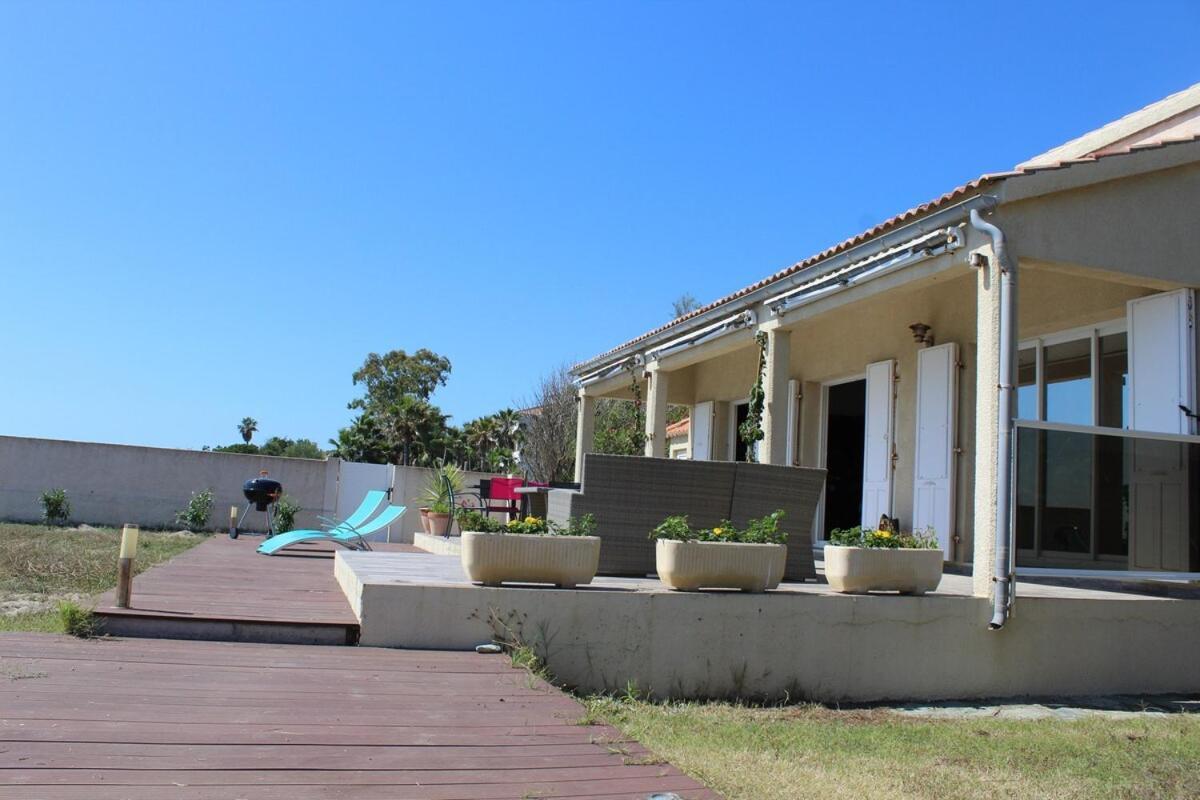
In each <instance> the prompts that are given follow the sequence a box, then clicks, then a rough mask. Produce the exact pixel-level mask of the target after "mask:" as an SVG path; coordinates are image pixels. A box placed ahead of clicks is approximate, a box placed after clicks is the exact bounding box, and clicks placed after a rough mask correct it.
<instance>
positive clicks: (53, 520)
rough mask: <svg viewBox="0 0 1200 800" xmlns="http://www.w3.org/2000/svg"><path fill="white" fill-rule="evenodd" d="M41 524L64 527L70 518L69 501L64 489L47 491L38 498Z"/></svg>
mask: <svg viewBox="0 0 1200 800" xmlns="http://www.w3.org/2000/svg"><path fill="white" fill-rule="evenodd" d="M40 501H41V504H42V522H44V523H46V524H47V525H66V524H67V520H69V519H70V518H71V501H70V500H68V499H67V490H66V489H47V490H46V491H44V492H42V496H41V498H40Z"/></svg>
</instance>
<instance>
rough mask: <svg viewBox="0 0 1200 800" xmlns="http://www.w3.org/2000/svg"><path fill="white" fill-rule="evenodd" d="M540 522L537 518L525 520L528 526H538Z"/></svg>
mask: <svg viewBox="0 0 1200 800" xmlns="http://www.w3.org/2000/svg"><path fill="white" fill-rule="evenodd" d="M538 522H540V520H539V519H538V518H537V517H526V518H525V524H526V525H536V524H538Z"/></svg>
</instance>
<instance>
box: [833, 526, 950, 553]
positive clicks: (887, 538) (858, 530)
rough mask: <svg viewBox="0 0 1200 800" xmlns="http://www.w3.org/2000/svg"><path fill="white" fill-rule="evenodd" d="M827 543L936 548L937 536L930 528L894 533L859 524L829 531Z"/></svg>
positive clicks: (907, 548) (893, 548) (900, 547)
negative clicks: (864, 528) (865, 527)
mask: <svg viewBox="0 0 1200 800" xmlns="http://www.w3.org/2000/svg"><path fill="white" fill-rule="evenodd" d="M829 543H830V544H832V545H837V546H838V547H882V548H886V549H888V550H937V549H938V547H940V545H939V544H938V540H937V537H936V536H935V535H934V533H933V529H932V528H927V529H925V530H924V531H922V532H921V533H916V532H915V531H914V532H910V533H896V532H894V531H877V530H872V529H871V528H867V529H866V530H863V529H862V527H860V526H855V527H853V528H838V529H836V530H833V531H830V533H829Z"/></svg>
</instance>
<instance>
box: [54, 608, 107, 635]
mask: <svg viewBox="0 0 1200 800" xmlns="http://www.w3.org/2000/svg"><path fill="white" fill-rule="evenodd" d="M58 618H59V619H60V620H61V621H62V627H63V630H64V631H65V632H66V633H69V634H70V635H71V636H77V637H79V638H80V639H90V638H92V637H93V636H95V635H96V634H97V632H98V631H99V621H98V620H97V619H96V615H95V614H93V613H92V612H91V610H90V609H87V608H84V607H83V606H81V605H79V604H78V603H73V602H71V601H70V600H61V601H59V604H58Z"/></svg>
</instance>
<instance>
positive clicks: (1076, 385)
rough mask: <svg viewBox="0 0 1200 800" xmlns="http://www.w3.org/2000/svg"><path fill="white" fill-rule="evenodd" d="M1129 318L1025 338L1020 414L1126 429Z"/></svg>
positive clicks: (1019, 369)
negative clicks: (1034, 337) (1127, 331)
mask: <svg viewBox="0 0 1200 800" xmlns="http://www.w3.org/2000/svg"><path fill="white" fill-rule="evenodd" d="M1128 383H1129V353H1128V347H1127V345H1126V336H1125V321H1124V320H1118V321H1116V322H1111V323H1107V324H1105V325H1102V326H1098V327H1096V328H1091V329H1084V330H1077V331H1070V332H1068V333H1062V334H1056V335H1054V336H1047V337H1044V338H1042V339H1035V340H1033V341H1029V342H1025V343H1023V344H1022V345H1021V349H1020V350H1019V351H1018V353H1017V418H1018V419H1028V420H1038V421H1042V422H1058V423H1063V424H1067V425H1091V426H1100V427H1106V428H1125V427H1128V422H1129V411H1128V405H1129V388H1128Z"/></svg>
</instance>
